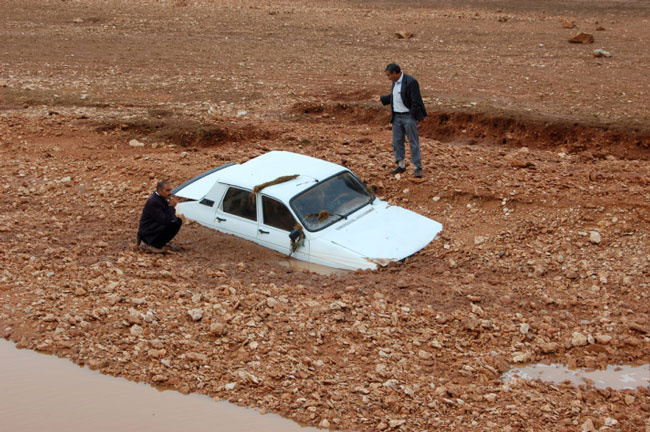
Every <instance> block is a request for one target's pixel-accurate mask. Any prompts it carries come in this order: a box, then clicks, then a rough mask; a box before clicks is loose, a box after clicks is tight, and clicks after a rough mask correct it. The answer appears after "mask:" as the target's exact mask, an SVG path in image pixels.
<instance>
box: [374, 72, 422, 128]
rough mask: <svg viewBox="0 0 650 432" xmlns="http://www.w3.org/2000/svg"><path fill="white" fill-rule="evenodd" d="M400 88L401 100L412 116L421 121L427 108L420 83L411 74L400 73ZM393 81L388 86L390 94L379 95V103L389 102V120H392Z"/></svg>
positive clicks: (385, 103) (386, 103)
mask: <svg viewBox="0 0 650 432" xmlns="http://www.w3.org/2000/svg"><path fill="white" fill-rule="evenodd" d="M402 75H403V76H402V88H401V89H400V95H401V96H402V102H404V105H406V107H407V108H408V109H409V111H410V112H411V115H412V116H413V118H414V119H415V120H417V121H422V120H424V118H425V117H426V116H427V110H426V109H425V108H424V101H423V100H422V95H420V84H418V80H416V79H415V78H414V77H413V76H411V75H407V74H405V73H402ZM394 87H395V83H393V85H392V86H391V88H390V94H387V95H386V96H381V98H380V99H381V103H382V104H384V105H388V104H390V122H391V123H392V122H393V117H394V114H395V112H394V111H393V88H394Z"/></svg>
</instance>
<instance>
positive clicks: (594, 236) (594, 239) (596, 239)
mask: <svg viewBox="0 0 650 432" xmlns="http://www.w3.org/2000/svg"><path fill="white" fill-rule="evenodd" d="M589 241H590V242H591V243H593V244H599V243H600V242H601V237H600V233H599V232H598V231H592V232H590V233H589Z"/></svg>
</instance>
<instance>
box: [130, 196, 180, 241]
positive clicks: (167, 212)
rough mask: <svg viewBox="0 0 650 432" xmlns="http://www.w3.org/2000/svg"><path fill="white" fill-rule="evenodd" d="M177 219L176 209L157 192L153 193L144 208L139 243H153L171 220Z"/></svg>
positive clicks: (139, 230) (139, 228) (139, 229)
mask: <svg viewBox="0 0 650 432" xmlns="http://www.w3.org/2000/svg"><path fill="white" fill-rule="evenodd" d="M175 220H176V209H175V208H174V207H172V206H170V205H169V203H167V200H166V199H165V198H163V197H161V196H160V195H158V194H157V193H155V192H154V193H153V194H152V195H151V196H150V197H149V199H148V200H147V203H146V204H145V205H144V208H143V209H142V216H140V226H139V227H138V244H140V242H141V241H144V242H145V243H147V244H151V242H153V240H154V239H155V238H156V236H157V235H158V234H160V233H161V232H162V231H163V230H164V229H165V228H166V227H167V225H169V224H170V223H171V222H174V221H175Z"/></svg>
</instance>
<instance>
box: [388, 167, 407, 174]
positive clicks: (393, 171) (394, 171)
mask: <svg viewBox="0 0 650 432" xmlns="http://www.w3.org/2000/svg"><path fill="white" fill-rule="evenodd" d="M404 171H406V168H402V167H401V166H399V165H398V166H397V167H395V169H394V170H392V171H391V172H390V173H391V174H399V173H403V172H404Z"/></svg>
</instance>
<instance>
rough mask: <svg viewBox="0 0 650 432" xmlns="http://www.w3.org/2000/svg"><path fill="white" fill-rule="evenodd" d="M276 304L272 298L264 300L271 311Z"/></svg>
mask: <svg viewBox="0 0 650 432" xmlns="http://www.w3.org/2000/svg"><path fill="white" fill-rule="evenodd" d="M277 304H278V301H277V300H276V299H274V298H273V297H269V298H267V299H266V305H267V306H268V307H270V308H271V309H273V308H274V307H275V306H276V305H277Z"/></svg>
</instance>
